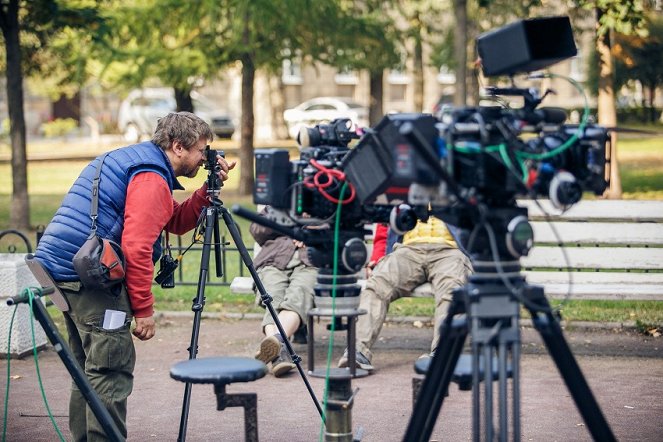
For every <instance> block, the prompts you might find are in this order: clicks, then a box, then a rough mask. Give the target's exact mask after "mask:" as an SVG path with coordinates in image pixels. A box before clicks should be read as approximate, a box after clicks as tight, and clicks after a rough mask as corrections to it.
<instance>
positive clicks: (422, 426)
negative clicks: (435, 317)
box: [403, 294, 467, 442]
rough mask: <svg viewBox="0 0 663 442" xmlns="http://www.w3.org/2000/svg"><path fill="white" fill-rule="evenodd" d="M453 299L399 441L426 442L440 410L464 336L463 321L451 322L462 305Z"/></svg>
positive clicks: (464, 325)
mask: <svg viewBox="0 0 663 442" xmlns="http://www.w3.org/2000/svg"><path fill="white" fill-rule="evenodd" d="M457 298H458V297H457V296H456V295H455V294H454V300H453V301H452V302H451V306H450V307H449V312H448V314H447V317H446V318H444V321H443V322H442V324H441V325H440V343H439V345H438V347H437V349H436V350H435V356H433V360H432V361H431V363H430V366H429V368H428V372H426V376H425V377H424V381H423V384H422V386H421V390H420V393H419V398H418V399H417V402H416V404H415V406H414V409H413V410H412V416H411V417H410V422H409V424H408V427H407V430H406V432H405V436H404V437H403V440H406V441H420V442H427V441H429V440H430V435H431V433H432V432H433V427H434V426H435V421H436V420H437V416H438V415H439V413H440V409H441V408H442V402H443V401H444V394H445V392H447V391H448V390H449V383H450V382H451V376H452V375H453V372H454V369H455V368H456V363H457V362H458V358H459V357H460V353H461V351H462V350H463V345H464V343H465V338H466V337H467V322H466V320H465V319H458V320H454V316H455V315H456V314H457V313H458V312H460V304H459V303H461V302H462V301H460V300H459V299H457Z"/></svg>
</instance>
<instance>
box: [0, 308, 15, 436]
mask: <svg viewBox="0 0 663 442" xmlns="http://www.w3.org/2000/svg"><path fill="white" fill-rule="evenodd" d="M16 310H18V305H16V306H15V307H14V312H13V313H12V318H11V320H10V321H9V333H8V335H7V388H5V413H4V418H3V420H2V425H3V426H2V442H5V441H6V440H7V411H8V410H9V380H10V379H11V370H10V361H11V348H12V328H13V327H14V317H15V316H16Z"/></svg>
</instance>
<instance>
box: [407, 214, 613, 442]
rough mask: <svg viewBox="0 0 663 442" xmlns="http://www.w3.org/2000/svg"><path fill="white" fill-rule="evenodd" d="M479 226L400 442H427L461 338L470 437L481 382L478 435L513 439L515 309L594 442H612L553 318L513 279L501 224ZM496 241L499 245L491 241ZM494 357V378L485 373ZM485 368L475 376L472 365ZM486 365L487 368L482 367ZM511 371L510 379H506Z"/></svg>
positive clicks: (516, 430) (540, 298) (539, 294)
mask: <svg viewBox="0 0 663 442" xmlns="http://www.w3.org/2000/svg"><path fill="white" fill-rule="evenodd" d="M497 218H499V215H498V216H497ZM487 223H488V224H487V225H483V226H481V228H482V229H483V230H484V231H485V234H483V235H481V234H480V235H479V238H478V241H477V242H478V246H479V247H477V249H479V250H482V251H481V252H479V253H478V254H477V255H476V256H474V257H473V259H472V262H473V265H474V270H475V274H474V275H472V276H470V278H469V280H468V283H467V284H466V285H464V286H463V287H460V288H459V289H456V290H455V291H454V294H453V299H452V302H451V306H450V307H449V311H448V314H447V316H446V318H445V319H444V321H443V322H442V324H441V326H440V345H439V346H438V348H437V350H436V352H435V355H434V356H433V358H432V360H431V361H430V365H429V367H428V370H427V372H426V376H425V378H424V381H423V384H422V387H421V390H420V393H419V397H418V399H417V401H416V404H415V406H414V409H413V412H412V416H411V418H410V422H409V424H408V427H407V431H406V433H405V436H404V438H403V440H405V441H422V442H423V441H428V440H430V435H431V433H432V431H433V427H434V425H435V421H436V419H437V416H438V414H439V412H440V409H441V407H442V403H443V401H444V396H445V394H446V392H447V391H448V387H449V383H450V381H451V378H452V375H453V372H454V368H455V367H456V363H457V362H458V359H459V357H460V354H461V351H462V350H463V346H464V343H465V340H466V338H467V336H468V334H469V335H470V337H471V349H472V395H473V397H472V433H473V440H475V441H479V440H481V430H482V422H481V415H482V410H481V389H480V382H481V381H482V380H483V382H484V402H483V405H484V408H483V421H484V422H483V432H484V434H485V438H484V439H485V440H486V441H492V440H495V439H497V440H499V441H507V440H508V439H509V421H510V422H511V423H512V427H513V429H512V440H515V441H518V440H521V433H520V366H519V364H520V329H519V319H520V306H521V304H522V305H524V307H525V308H526V309H527V310H528V311H529V312H530V314H531V317H532V322H533V324H534V327H535V328H536V330H537V331H538V332H539V334H540V335H541V337H542V339H543V341H544V343H545V345H546V347H547V349H548V352H549V354H550V355H551V357H552V358H553V360H554V362H555V364H556V365H557V368H558V370H559V372H560V374H561V375H562V378H563V380H564V382H565V383H566V386H567V388H568V390H569V392H570V393H571V396H572V397H573V400H574V401H575V404H576V406H577V408H578V410H579V411H580V414H581V415H582V417H583V419H584V421H585V423H586V425H587V427H588V429H589V431H590V433H591V435H592V437H593V438H594V440H600V441H614V440H616V439H615V436H614V435H613V434H612V431H611V429H610V427H609V425H608V422H607V421H606V419H605V417H604V416H603V414H602V412H601V410H600V408H599V405H598V403H597V402H596V399H595V398H594V395H593V394H592V392H591V390H590V388H589V385H588V384H587V381H586V380H585V378H584V377H583V374H582V372H581V370H580V367H579V366H578V363H577V362H576V360H575V358H574V357H573V354H572V352H571V349H570V347H569V345H568V344H567V342H566V341H565V339H564V336H563V333H562V329H561V327H560V325H559V321H558V318H557V317H556V316H555V314H554V312H553V310H552V308H551V307H550V304H549V303H548V301H547V299H546V297H545V295H544V292H543V288H542V287H537V286H530V285H528V284H527V283H526V281H525V278H524V276H523V275H522V274H521V273H520V270H521V267H520V263H519V261H518V260H517V259H515V260H514V258H513V255H512V254H510V253H509V252H508V251H507V249H508V248H509V244H508V241H505V238H507V237H508V234H506V232H505V234H504V235H499V237H498V236H497V235H496V234H495V231H496V230H497V231H499V226H500V225H502V222H500V221H499V220H497V219H495V218H492V219H489V220H487ZM498 238H499V239H500V242H499V243H498ZM495 358H496V359H497V364H496V365H497V378H496V379H494V378H493V371H494V369H493V368H492V367H495V365H494V359H495ZM481 366H483V367H486V369H485V370H483V373H481V371H480V367H481ZM488 367H491V368H488ZM509 372H511V373H509ZM509 375H511V377H512V380H511V392H510V393H511V394H510V399H511V401H510V402H511V416H509V410H508V408H509V407H508V405H509V392H508V377H509ZM494 380H495V381H497V385H498V386H497V390H498V394H497V412H498V415H499V421H498V428H497V430H496V429H495V426H494V423H493V413H494V409H493V406H494V397H493V381H494Z"/></svg>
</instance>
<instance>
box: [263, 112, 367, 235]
mask: <svg viewBox="0 0 663 442" xmlns="http://www.w3.org/2000/svg"><path fill="white" fill-rule="evenodd" d="M348 122H349V120H348V119H337V120H333V121H332V122H331V123H330V124H328V125H327V124H324V125H322V124H321V125H317V126H315V127H313V128H303V129H302V131H301V132H300V136H299V137H298V140H299V142H300V157H299V159H296V160H292V161H291V160H290V154H289V151H288V150H287V149H256V151H255V168H256V175H255V177H256V178H255V187H254V191H253V202H254V203H256V204H264V205H267V206H270V211H269V215H268V216H270V217H271V218H272V219H274V220H277V221H278V222H279V223H280V224H282V225H310V224H320V223H324V222H326V221H329V217H331V216H333V215H334V213H335V212H336V210H337V208H338V201H339V199H340V200H341V201H342V206H343V207H342V211H343V220H342V223H343V225H344V226H354V225H357V224H359V223H360V222H361V221H362V220H363V219H365V218H366V215H365V214H364V210H363V208H362V206H361V204H359V203H358V202H357V199H356V197H355V196H354V195H353V194H352V193H351V189H349V188H348V189H347V190H345V191H344V193H343V194H342V193H341V191H342V184H341V181H342V172H341V170H342V164H343V159H344V158H345V157H346V155H347V154H348V152H350V149H349V148H348V143H349V142H350V141H351V140H353V139H356V138H359V136H358V135H357V134H356V132H354V131H352V130H351V129H350V126H349V124H348Z"/></svg>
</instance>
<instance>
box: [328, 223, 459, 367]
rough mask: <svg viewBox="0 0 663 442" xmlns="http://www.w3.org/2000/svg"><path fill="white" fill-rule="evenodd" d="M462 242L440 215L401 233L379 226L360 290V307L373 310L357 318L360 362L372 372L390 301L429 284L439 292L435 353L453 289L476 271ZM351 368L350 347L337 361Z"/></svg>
mask: <svg viewBox="0 0 663 442" xmlns="http://www.w3.org/2000/svg"><path fill="white" fill-rule="evenodd" d="M458 245H459V241H458V240H457V239H456V236H455V235H453V234H452V233H451V231H450V229H449V228H448V227H447V225H446V224H445V223H444V222H442V221H441V220H439V219H438V218H435V217H431V218H429V219H428V222H425V223H424V222H422V221H417V224H416V225H415V227H414V229H412V230H410V231H409V232H406V233H405V234H404V235H399V234H397V233H396V232H394V231H393V230H392V229H388V228H387V226H386V225H382V224H379V225H378V226H377V228H376V232H375V236H374V240H373V253H372V254H371V258H370V260H369V263H368V266H367V271H368V272H369V277H368V279H367V280H366V287H365V288H364V290H362V292H361V295H360V296H361V297H360V302H359V308H360V309H365V310H366V311H367V312H368V313H367V314H366V315H361V316H359V318H358V320H357V337H356V342H357V344H356V348H357V354H356V365H357V367H358V368H362V369H364V370H368V371H371V370H373V369H374V367H373V365H372V364H371V359H372V356H373V354H372V352H371V348H372V346H373V344H374V343H375V341H376V340H377V338H378V336H379V334H380V331H381V330H382V324H383V323H384V321H385V319H386V317H387V311H388V310H389V305H390V304H391V303H392V302H393V301H395V300H397V299H399V298H401V297H407V296H412V292H414V289H416V288H417V287H418V286H420V285H421V284H424V283H426V282H430V283H431V285H432V286H433V293H434V295H435V314H434V319H435V325H434V332H433V333H434V334H433V342H432V343H431V353H432V352H434V351H435V349H436V348H437V345H438V343H439V340H440V332H439V326H440V324H441V322H442V320H443V319H444V317H445V316H446V313H447V310H448V308H449V304H450V301H451V292H452V290H453V289H455V288H456V287H459V286H461V285H463V284H465V280H466V279H467V276H468V275H469V274H470V273H471V272H472V264H471V262H470V259H469V257H468V256H467V255H466V254H465V253H464V252H463V251H461V250H460V249H459V247H458ZM338 366H339V367H341V368H343V367H347V366H348V354H347V349H346V351H345V353H344V354H343V356H342V357H341V359H340V360H339V362H338Z"/></svg>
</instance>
